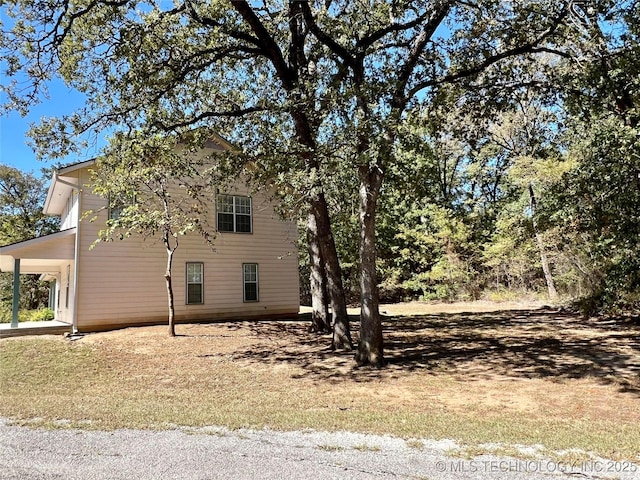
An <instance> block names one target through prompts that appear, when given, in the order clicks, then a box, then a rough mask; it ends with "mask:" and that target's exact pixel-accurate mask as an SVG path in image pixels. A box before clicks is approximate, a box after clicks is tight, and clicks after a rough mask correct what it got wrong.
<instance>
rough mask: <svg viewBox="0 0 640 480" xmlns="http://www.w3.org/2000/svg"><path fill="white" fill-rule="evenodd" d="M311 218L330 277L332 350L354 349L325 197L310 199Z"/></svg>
mask: <svg viewBox="0 0 640 480" xmlns="http://www.w3.org/2000/svg"><path fill="white" fill-rule="evenodd" d="M310 215H313V216H314V217H315V224H316V234H317V238H318V244H319V246H320V257H321V258H322V260H323V261H324V269H325V272H326V274H327V292H328V294H329V303H330V305H331V311H332V313H333V318H332V319H331V327H332V328H333V338H332V340H331V348H332V349H345V350H352V349H353V341H352V340H351V330H350V328H349V315H348V314H347V302H346V301H345V298H344V287H343V285H342V271H341V270H340V262H339V261H338V252H337V251H336V244H335V241H334V239H333V234H332V233H331V225H330V223H329V210H328V209H327V201H326V199H325V197H324V194H323V193H316V194H314V195H312V197H311V209H310Z"/></svg>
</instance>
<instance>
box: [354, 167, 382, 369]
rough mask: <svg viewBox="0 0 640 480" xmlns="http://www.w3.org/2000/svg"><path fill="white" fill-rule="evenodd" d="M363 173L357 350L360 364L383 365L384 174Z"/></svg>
mask: <svg viewBox="0 0 640 480" xmlns="http://www.w3.org/2000/svg"><path fill="white" fill-rule="evenodd" d="M359 176H360V192H359V195H360V291H361V302H360V303H361V313H360V341H359V343H358V350H357V351H356V356H355V358H356V363H357V364H358V365H359V366H363V365H371V366H373V367H377V368H380V367H382V366H383V364H384V356H383V342H382V322H381V319H380V312H379V303H380V301H379V296H378V280H377V275H376V205H377V202H378V197H379V195H380V187H381V186H382V178H383V174H382V172H381V171H380V170H378V169H377V168H374V169H372V170H370V169H369V167H368V166H361V167H360V170H359Z"/></svg>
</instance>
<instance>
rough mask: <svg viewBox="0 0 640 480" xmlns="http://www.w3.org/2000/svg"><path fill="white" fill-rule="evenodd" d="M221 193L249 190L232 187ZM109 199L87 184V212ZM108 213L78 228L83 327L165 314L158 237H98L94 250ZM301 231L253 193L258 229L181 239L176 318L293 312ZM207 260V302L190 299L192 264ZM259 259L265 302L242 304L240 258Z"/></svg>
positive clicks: (83, 205) (175, 284) (175, 263)
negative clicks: (211, 240) (188, 274)
mask: <svg viewBox="0 0 640 480" xmlns="http://www.w3.org/2000/svg"><path fill="white" fill-rule="evenodd" d="M81 172H82V173H83V175H84V178H82V180H81V184H88V183H89V177H88V172H87V170H86V169H85V170H81ZM221 193H232V194H233V193H235V194H241V195H249V193H248V192H247V191H246V190H242V189H233V191H229V192H226V191H225V192H222V191H221ZM105 204H106V200H105V199H102V198H99V197H97V196H95V195H93V194H92V193H91V192H90V189H88V188H84V189H83V193H82V199H81V208H82V210H83V211H86V210H87V209H92V210H94V211H97V210H99V209H100V208H101V207H102V206H104V205H105ZM209 216H210V218H209V221H210V222H211V225H215V198H212V199H211V211H210V212H209ZM106 218H107V211H106V209H105V210H102V211H101V212H99V214H98V218H97V220H96V221H94V222H89V221H88V220H83V221H81V222H80V225H79V226H78V234H79V235H80V246H79V250H80V251H79V252H78V256H79V262H80V263H79V272H78V277H79V285H78V295H79V298H78V312H77V325H78V328H79V330H81V331H82V330H91V329H92V327H93V328H109V327H117V326H118V325H126V324H137V323H159V322H165V321H166V320H167V294H166V285H165V280H164V271H165V268H166V251H165V249H164V247H163V245H162V244H161V243H160V242H159V241H158V240H156V239H147V240H146V241H145V240H142V239H140V238H129V239H125V240H122V241H120V240H115V241H113V242H109V243H99V244H97V245H96V246H95V248H93V249H92V250H90V246H91V244H92V243H93V241H94V240H95V239H96V238H97V235H98V231H99V230H100V229H101V228H103V226H104V222H105V221H106ZM296 235H297V230H296V228H295V225H294V224H292V223H291V222H283V221H282V220H280V219H279V218H278V217H277V215H276V214H275V213H274V211H273V208H272V207H271V205H270V204H269V203H268V202H267V201H266V200H265V198H262V197H260V196H254V197H253V233H251V234H246V233H245V234H238V233H219V234H217V237H216V238H215V239H214V248H215V251H212V250H211V248H210V247H209V246H208V245H206V244H205V242H204V241H203V240H202V239H201V238H200V236H199V235H197V234H193V235H188V236H186V237H180V239H179V240H180V246H179V248H178V249H177V250H176V252H175V255H174V259H173V287H174V299H175V307H176V318H177V320H178V321H189V320H208V319H211V320H213V319H217V318H233V317H254V316H272V315H282V314H287V315H291V314H295V313H297V311H298V308H299V290H298V288H299V286H298V259H297V251H296ZM187 262H202V263H203V264H204V303H203V304H194V305H186V291H185V286H186V275H185V273H186V272H185V269H186V263H187ZM243 263H257V264H258V265H259V271H260V284H259V289H260V301H259V302H254V303H245V302H243V282H242V280H243V277H242V264H243Z"/></svg>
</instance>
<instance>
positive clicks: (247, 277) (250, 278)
mask: <svg viewBox="0 0 640 480" xmlns="http://www.w3.org/2000/svg"><path fill="white" fill-rule="evenodd" d="M257 279H258V266H257V265H256V264H255V263H245V264H244V281H245V282H255V281H256V280H257Z"/></svg>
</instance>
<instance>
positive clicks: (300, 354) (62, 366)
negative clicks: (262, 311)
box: [0, 303, 640, 461]
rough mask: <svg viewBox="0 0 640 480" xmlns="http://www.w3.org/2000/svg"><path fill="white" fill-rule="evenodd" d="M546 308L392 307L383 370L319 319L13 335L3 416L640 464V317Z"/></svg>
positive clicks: (3, 358) (4, 352) (1, 361)
mask: <svg viewBox="0 0 640 480" xmlns="http://www.w3.org/2000/svg"><path fill="white" fill-rule="evenodd" d="M532 307H533V306H532V305H517V304H489V303H474V304H454V305H448V306H433V305H426V304H406V305H394V306H384V307H382V310H383V311H384V312H386V313H385V316H384V320H383V323H384V330H385V341H386V345H385V348H386V358H387V361H388V365H387V367H386V368H384V369H382V370H373V369H366V368H365V369H356V368H354V363H353V360H352V354H351V353H335V352H332V351H330V350H329V349H328V345H329V338H328V337H326V336H320V337H318V336H314V335H312V334H309V333H308V332H307V326H308V321H307V319H306V318H305V315H302V316H301V320H300V321H283V322H277V321H263V322H256V321H246V322H236V323H211V324H199V325H195V324H189V325H179V326H178V327H177V332H178V337H176V338H169V337H168V336H167V334H166V328H165V327H145V328H135V329H125V330H119V331H113V332H105V333H98V334H91V335H87V336H85V337H84V338H82V339H79V340H76V341H69V340H65V339H62V338H59V337H39V338H37V337H31V338H29V337H24V338H17V339H4V340H2V341H1V342H0V381H1V382H2V383H1V388H2V392H3V393H2V395H1V396H0V415H1V416H5V417H10V418H13V419H16V421H19V422H25V423H35V424H39V425H47V426H67V425H71V426H82V427H84V428H107V429H109V428H121V427H133V428H171V427H172V426H174V425H189V426H203V425H225V426H229V427H231V428H235V427H257V428H261V427H265V426H266V427H270V428H275V429H302V428H314V429H329V430H336V429H344V430H356V431H365V432H375V433H390V434H394V435H399V436H403V437H405V438H425V437H426V438H453V439H455V440H457V441H459V442H460V443H461V444H463V445H468V446H469V448H471V449H474V448H477V445H482V444H487V443H496V442H499V443H501V444H505V445H512V444H524V445H538V444H540V445H543V446H544V447H545V448H547V449H548V451H555V452H557V451H561V450H566V449H570V448H580V449H583V450H586V451H591V452H594V453H596V454H598V455H601V456H604V457H607V458H613V459H631V460H636V461H637V460H639V459H640V457H639V455H640V429H638V425H639V424H640V324H638V323H637V322H634V321H633V319H625V318H619V319H609V320H595V319H592V320H584V319H581V318H580V317H578V316H575V315H572V314H569V313H564V312H559V311H557V310H555V309H549V308H542V309H533V308H532ZM353 320H354V323H353V332H354V336H355V337H357V329H358V324H357V316H354V317H353ZM356 339H357V338H356Z"/></svg>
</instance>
